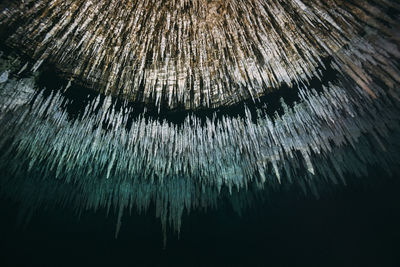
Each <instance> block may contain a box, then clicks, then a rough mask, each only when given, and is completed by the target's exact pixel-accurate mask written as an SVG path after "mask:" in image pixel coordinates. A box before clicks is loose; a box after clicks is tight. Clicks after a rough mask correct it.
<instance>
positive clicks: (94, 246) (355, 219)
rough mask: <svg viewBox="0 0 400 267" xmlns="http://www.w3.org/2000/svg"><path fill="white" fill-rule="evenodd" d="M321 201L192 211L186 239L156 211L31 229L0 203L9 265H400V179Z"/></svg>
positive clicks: (368, 181) (2, 248) (380, 178)
mask: <svg viewBox="0 0 400 267" xmlns="http://www.w3.org/2000/svg"><path fill="white" fill-rule="evenodd" d="M349 180H350V182H349V184H348V185H347V186H346V187H344V186H336V187H333V186H332V189H331V190H330V191H329V192H326V193H324V194H322V196H321V198H320V199H316V198H315V197H313V196H302V195H301V194H293V192H286V193H283V192H282V193H281V194H280V193H277V194H275V195H274V196H272V197H271V200H270V201H269V202H267V203H262V204H258V205H255V207H254V209H251V210H248V211H246V212H245V213H244V214H243V215H242V216H241V217H240V216H238V215H237V214H236V213H234V212H233V209H232V208H231V207H230V206H228V205H223V204H222V205H221V207H220V208H219V209H218V210H211V211H208V212H207V213H205V212H192V213H191V214H190V216H187V215H185V216H184V218H183V226H182V231H181V235H180V239H179V240H178V238H177V236H176V235H174V234H173V233H169V235H168V241H167V247H166V249H163V242H162V232H161V224H160V222H159V220H157V219H155V218H154V216H153V211H150V212H149V214H147V215H142V216H138V215H134V214H132V215H131V216H129V215H128V214H126V215H124V217H123V222H122V228H121V231H120V235H119V238H118V239H114V231H115V223H116V218H115V214H110V215H109V216H108V217H106V214H105V212H103V211H99V212H97V213H94V212H88V213H87V214H85V215H83V216H82V218H81V219H80V220H77V218H76V217H75V216H74V215H73V212H72V211H70V210H68V209H60V210H58V211H39V212H37V213H36V214H35V215H34V216H33V219H32V220H31V222H30V223H29V224H28V225H27V228H26V229H22V228H21V227H20V226H18V225H17V224H16V219H17V211H18V204H17V203H16V202H13V201H11V200H8V199H2V200H1V203H0V205H1V206H0V208H1V214H2V215H1V219H0V221H1V222H0V240H1V241H0V242H1V244H0V266H15V265H25V266H98V265H108V266H379V267H384V266H400V249H399V248H400V215H399V211H400V194H399V189H400V181H399V180H400V179H399V178H398V177H387V176H384V175H381V174H379V173H375V174H372V175H371V176H370V177H366V178H363V179H351V178H350V179H349Z"/></svg>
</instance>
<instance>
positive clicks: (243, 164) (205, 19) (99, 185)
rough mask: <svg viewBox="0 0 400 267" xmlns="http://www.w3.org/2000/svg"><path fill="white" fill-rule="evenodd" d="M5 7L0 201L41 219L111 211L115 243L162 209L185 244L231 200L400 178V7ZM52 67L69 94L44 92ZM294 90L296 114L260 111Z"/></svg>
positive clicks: (291, 0)
mask: <svg viewBox="0 0 400 267" xmlns="http://www.w3.org/2000/svg"><path fill="white" fill-rule="evenodd" d="M2 5H3V4H0V8H3V6H2ZM4 5H5V6H6V7H5V8H3V9H2V10H1V13H0V33H1V34H2V35H4V38H3V41H2V43H1V44H2V47H3V48H6V49H5V50H7V51H10V50H11V51H13V52H4V53H2V54H1V57H0V125H2V127H0V152H1V153H0V170H1V173H2V178H1V179H0V194H2V195H6V196H9V197H12V198H16V199H18V200H19V201H20V202H21V203H23V204H24V205H26V206H28V207H29V209H35V208H37V207H39V206H41V205H43V204H46V205H49V206H52V207H59V206H70V207H73V208H74V209H75V210H76V211H77V213H78V214H80V213H82V212H84V211H85V210H88V209H93V210H97V209H99V208H103V209H107V210H114V212H115V213H116V214H118V221H117V229H116V235H118V232H119V230H120V227H121V225H123V223H122V220H123V214H124V211H125V210H127V209H128V210H132V209H135V210H137V211H139V212H142V211H146V210H148V209H149V207H150V206H151V205H154V207H155V215H156V216H157V217H159V218H160V219H161V222H162V227H163V230H164V233H165V231H166V229H167V226H171V227H172V228H173V229H174V230H175V231H177V232H179V229H180V227H181V218H182V215H183V213H184V212H190V211H191V210H193V209H206V208H208V207H216V206H217V205H218V202H219V200H220V199H221V198H222V197H225V196H227V197H228V199H229V200H230V201H231V202H232V203H233V205H234V206H235V207H236V208H237V209H238V210H239V212H240V207H242V206H245V205H246V201H247V199H249V198H250V197H247V196H248V195H257V196H258V195H261V197H262V194H263V192H265V190H279V189H280V188H282V187H283V186H285V185H292V186H297V187H299V188H301V189H302V190H304V192H308V193H312V194H314V195H319V194H320V193H321V191H323V190H324V189H323V188H324V187H327V186H329V185H331V184H338V183H342V184H345V183H346V175H354V176H360V177H361V176H363V175H367V168H368V166H380V167H382V169H384V170H385V171H387V172H388V173H391V172H392V171H397V170H398V163H399V162H400V159H399V156H398V155H399V154H398V153H397V152H398V151H399V148H400V147H399V146H400V143H399V141H398V140H400V139H399V122H400V118H399V117H400V113H399V108H400V105H399V100H400V97H399V93H400V87H399V84H400V75H399V73H400V72H399V58H400V51H399V34H398V32H396V27H398V26H399V21H400V20H399V14H400V6H399V5H398V4H397V3H394V2H390V1H375V0H370V1H365V2H364V3H363V5H360V4H358V2H356V1H346V2H343V1H339V0H330V1H318V0H314V1H311V0H303V1H300V0H287V1H277V0H269V1H261V0H253V1H235V0H230V1H200V0H196V1H185V0H182V1H162V0H160V1H132V0H124V1H114V0H108V1H80V0H68V1H63V2H60V1H54V0H53V1H50V0H41V1H29V0H26V1H22V2H21V3H20V4H15V3H8V4H7V3H6V4H4ZM389 10H391V13H390V12H389ZM328 57H329V58H330V60H329V61H327V60H326V58H328ZM45 66H52V67H54V69H55V70H56V71H55V74H56V75H57V76H58V78H60V79H64V80H65V82H64V83H63V84H62V85H61V86H59V85H57V86H53V87H51V88H45V86H44V85H42V84H41V82H40V79H47V78H48V77H46V76H43V73H42V71H43V69H44V67H45ZM328 69H329V70H330V71H329V73H331V74H332V73H333V74H334V76H335V77H334V78H328V77H326V76H327V75H328V74H327V72H328V71H326V70H328ZM43 77H44V78H43ZM315 81H318V82H315ZM284 86H287V87H288V88H289V90H292V91H294V93H293V94H294V95H296V96H297V98H296V99H297V100H296V101H293V102H291V103H289V102H287V101H286V99H285V96H284V95H282V98H280V104H279V107H278V108H277V109H276V110H275V109H274V108H273V107H269V106H268V103H267V105H266V106H262V105H260V102H262V101H263V100H262V99H268V98H272V94H273V92H275V93H278V94H279V93H280V91H279V90H283V89H282V88H283V87H284ZM83 87H86V88H89V90H88V91H87V93H88V95H87V96H86V95H83V96H82V97H81V99H79V101H81V102H80V103H83V104H82V108H81V109H76V110H74V109H73V107H74V102H73V101H78V100H77V99H76V98H75V99H74V98H71V97H69V95H68V94H69V93H71V94H77V93H79V90H82V91H84V90H83V89H84V88H83ZM85 92H86V91H85ZM243 102H245V103H246V104H243V105H241V103H243ZM238 103H239V104H238ZM261 104H262V103H261ZM235 105H239V107H240V108H241V110H242V111H243V112H242V114H241V116H232V115H231V114H229V112H227V113H224V112H222V111H223V108H228V107H232V106H235ZM142 107H145V108H143V110H142V109H140V108H142ZM147 109H148V110H147ZM154 110H155V113H154ZM201 110H211V113H210V114H211V115H210V114H208V115H206V116H202V115H201V113H199V111H201ZM278 110H279V112H278ZM167 111H168V112H170V113H171V114H184V115H183V119H182V121H180V122H175V121H171V120H168V119H165V118H164V117H163V112H167ZM150 112H152V113H151V114H152V115H149V114H148V113H150ZM196 112H197V113H196ZM154 114H155V115H154ZM246 195H247V196H246ZM29 209H27V210H29ZM124 227H125V225H124ZM126 227H128V226H126Z"/></svg>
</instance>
